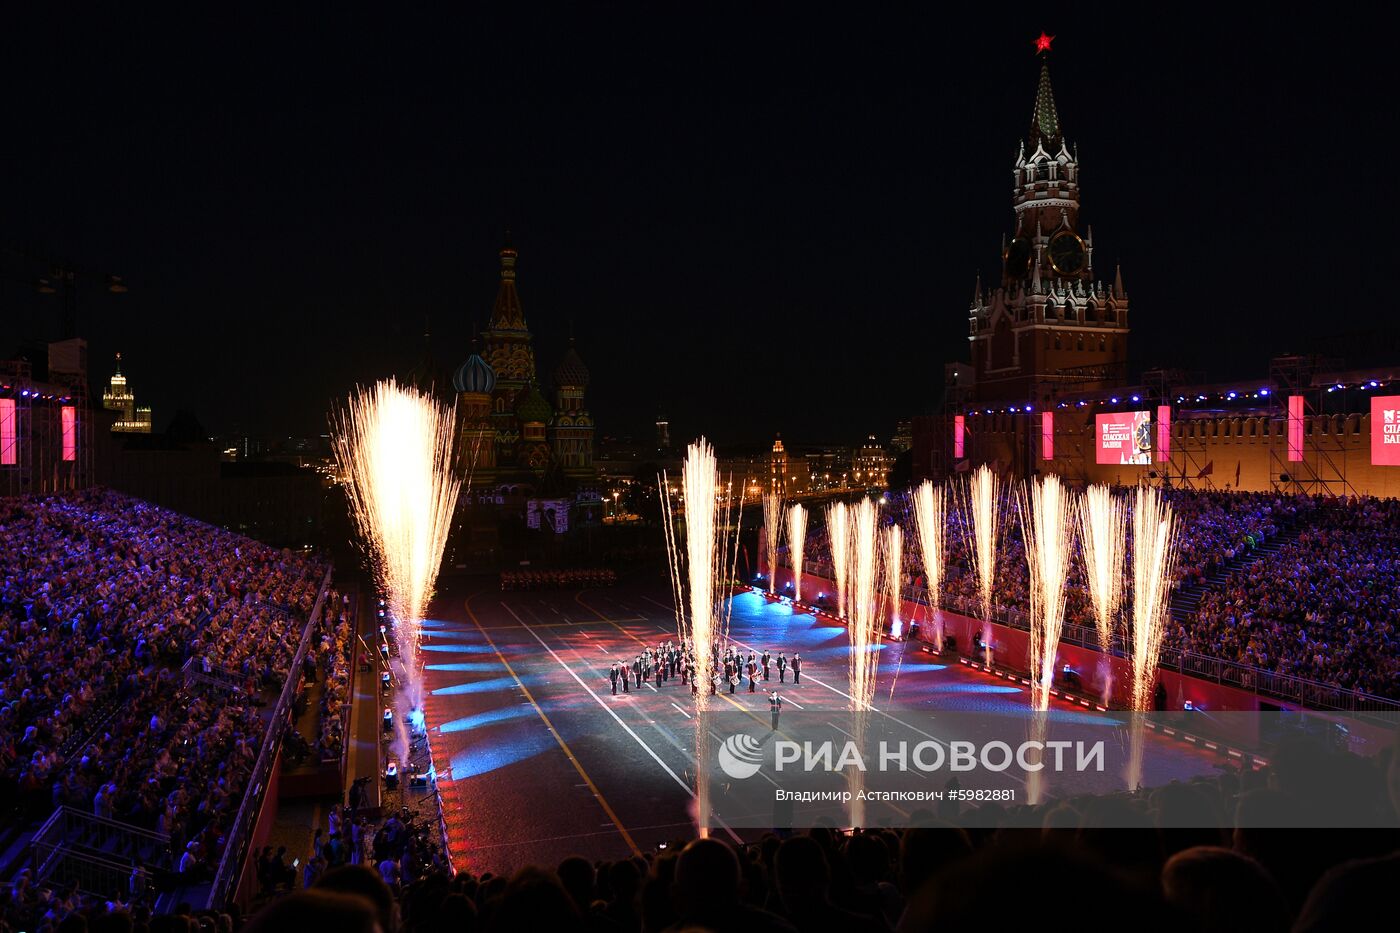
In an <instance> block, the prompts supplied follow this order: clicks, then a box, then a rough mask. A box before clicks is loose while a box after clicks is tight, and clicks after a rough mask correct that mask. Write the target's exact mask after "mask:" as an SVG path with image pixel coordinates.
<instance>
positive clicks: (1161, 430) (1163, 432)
mask: <svg viewBox="0 0 1400 933" xmlns="http://www.w3.org/2000/svg"><path fill="white" fill-rule="evenodd" d="M1171 458H1172V407H1171V406H1170V405H1158V406H1157V462H1158V463H1165V462H1166V461H1168V460H1170V459H1171Z"/></svg>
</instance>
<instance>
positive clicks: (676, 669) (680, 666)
mask: <svg viewBox="0 0 1400 933" xmlns="http://www.w3.org/2000/svg"><path fill="white" fill-rule="evenodd" d="M710 659H711V660H710V670H709V671H708V672H702V671H698V670H697V669H696V664H695V650H694V646H693V645H692V644H691V642H690V640H689V639H685V640H683V641H680V642H674V641H664V642H660V643H658V644H657V645H656V647H654V648H651V647H648V648H644V649H643V650H642V652H641V653H640V654H638V655H637V656H636V657H634V658H631V659H630V660H629V659H626V658H624V659H622V660H620V661H616V662H614V663H613V665H612V667H611V668H609V670H608V679H609V680H610V681H611V682H612V692H613V696H616V695H617V693H618V688H619V687H621V688H622V692H623V693H631V692H632V691H633V690H640V689H641V687H642V684H643V683H648V684H653V685H654V686H655V687H656V689H657V690H660V689H661V688H662V687H663V686H664V685H665V684H666V683H667V682H669V681H672V680H675V679H677V678H679V679H680V682H681V686H682V687H684V686H687V685H689V687H690V693H691V695H692V696H698V695H699V694H700V689H701V684H702V683H704V684H706V685H707V687H708V689H709V693H710V696H716V695H718V694H720V693H721V692H724V691H725V690H726V688H727V689H728V692H729V693H731V694H733V693H735V692H738V691H739V689H740V686H741V685H742V684H743V683H744V680H745V679H746V678H747V680H748V684H749V691H748V692H749V693H756V692H757V691H758V684H759V682H760V681H762V682H763V683H764V685H765V689H767V687H766V685H767V684H768V682H769V681H770V680H771V679H772V676H773V671H774V668H776V669H777V675H778V683H780V684H786V683H787V682H788V680H787V675H788V673H789V672H791V673H792V683H793V684H800V683H801V682H802V655H800V654H797V653H794V654H793V656H792V660H791V661H789V660H788V657H787V653H786V652H783V651H779V652H778V653H777V656H776V657H775V656H774V655H773V654H772V652H770V651H769V650H768V649H766V648H765V649H764V650H763V653H762V654H756V653H755V652H753V651H750V652H749V653H748V654H747V655H745V654H744V653H743V651H741V650H738V649H736V648H735V647H734V646H733V645H731V644H727V643H722V642H719V641H716V642H714V644H713V645H712V646H711V651H710ZM768 702H769V706H770V708H771V711H772V714H773V728H775V729H776V728H777V726H778V713H779V712H780V711H781V709H782V702H783V701H782V698H781V697H780V696H779V695H778V693H777V691H775V690H770V691H769V696H768Z"/></svg>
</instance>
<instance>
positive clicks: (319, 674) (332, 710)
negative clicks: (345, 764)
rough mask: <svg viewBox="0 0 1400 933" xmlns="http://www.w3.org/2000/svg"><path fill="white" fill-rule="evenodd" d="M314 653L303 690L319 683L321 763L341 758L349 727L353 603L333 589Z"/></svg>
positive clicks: (319, 625)
mask: <svg viewBox="0 0 1400 933" xmlns="http://www.w3.org/2000/svg"><path fill="white" fill-rule="evenodd" d="M311 637H312V640H311V651H310V653H309V654H308V656H307V660H306V662H305V668H306V669H305V671H304V674H305V676H304V678H303V689H306V688H307V687H309V686H310V685H311V684H314V683H320V685H321V698H320V701H319V706H320V715H319V717H318V725H319V729H320V732H319V734H318V736H317V739H316V751H317V753H318V755H319V757H320V759H321V760H322V761H333V760H337V759H339V758H340V756H341V753H342V752H344V750H345V730H346V727H347V726H348V725H349V724H348V722H347V717H348V714H349V709H350V705H349V704H350V679H351V672H350V664H351V660H352V658H353V656H354V650H355V621H354V602H353V601H352V600H351V599H350V598H349V597H348V596H341V595H340V594H338V593H337V592H336V591H335V590H334V589H332V590H331V591H330V595H329V598H328V599H327V600H326V610H325V612H324V613H323V614H322V616H321V618H320V619H318V620H317V621H316V629H315V631H314V632H313V633H312V636H311Z"/></svg>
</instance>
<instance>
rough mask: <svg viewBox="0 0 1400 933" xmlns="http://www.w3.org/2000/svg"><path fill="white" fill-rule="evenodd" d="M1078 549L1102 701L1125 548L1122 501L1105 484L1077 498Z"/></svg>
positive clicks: (1106, 688)
mask: <svg viewBox="0 0 1400 933" xmlns="http://www.w3.org/2000/svg"><path fill="white" fill-rule="evenodd" d="M1079 550H1080V553H1081V554H1082V555H1083V557H1084V575H1085V577H1086V578H1087V580H1088V584H1089V598H1090V602H1091V603H1092V605H1093V607H1094V623H1095V627H1096V628H1097V629H1098V636H1099V658H1100V661H1099V676H1100V679H1101V680H1102V682H1103V685H1104V688H1103V704H1104V706H1107V705H1108V700H1109V694H1110V692H1111V691H1112V688H1113V687H1112V683H1111V676H1110V672H1111V671H1112V665H1110V664H1109V663H1108V658H1109V656H1110V650H1111V648H1112V642H1113V631H1114V629H1115V628H1116V627H1117V625H1118V612H1119V609H1120V608H1121V606H1122V604H1123V558H1124V555H1125V554H1126V553H1127V551H1128V516H1127V512H1126V511H1125V510H1124V508H1123V500H1122V499H1120V498H1119V497H1118V496H1115V495H1114V494H1113V492H1112V490H1110V489H1109V488H1108V487H1107V486H1103V485H1097V486H1090V487H1089V488H1088V489H1087V490H1085V492H1084V495H1083V497H1082V498H1081V499H1080V500H1079Z"/></svg>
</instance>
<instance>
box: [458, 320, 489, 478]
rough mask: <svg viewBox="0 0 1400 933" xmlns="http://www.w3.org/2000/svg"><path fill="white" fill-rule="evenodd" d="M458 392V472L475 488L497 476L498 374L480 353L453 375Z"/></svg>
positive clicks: (459, 367)
mask: <svg viewBox="0 0 1400 933" xmlns="http://www.w3.org/2000/svg"><path fill="white" fill-rule="evenodd" d="M452 387H453V388H454V389H456V390H457V450H456V458H457V470H458V471H459V472H460V473H461V474H462V475H463V477H464V478H465V479H466V480H468V481H469V482H470V483H471V484H472V486H474V487H479V486H481V485H482V484H486V483H489V482H490V481H491V480H493V479H495V477H496V429H495V427H494V425H493V424H492V422H491V394H492V393H493V392H494V391H495V390H496V373H495V371H494V370H492V369H491V366H490V364H489V363H487V362H486V361H485V360H483V359H482V358H481V357H480V356H479V355H477V354H476V352H475V348H473V353H472V355H471V356H469V357H467V361H466V362H465V363H463V364H462V365H461V366H458V367H457V371H456V372H454V373H453V374H452Z"/></svg>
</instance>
